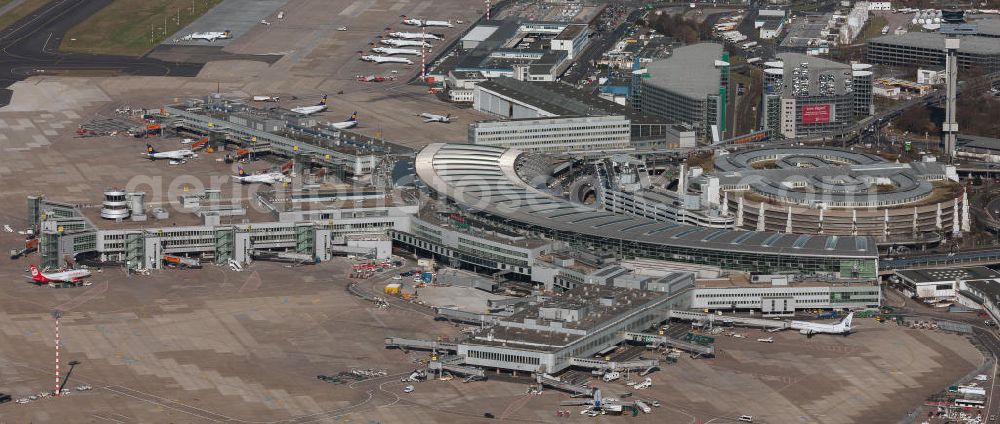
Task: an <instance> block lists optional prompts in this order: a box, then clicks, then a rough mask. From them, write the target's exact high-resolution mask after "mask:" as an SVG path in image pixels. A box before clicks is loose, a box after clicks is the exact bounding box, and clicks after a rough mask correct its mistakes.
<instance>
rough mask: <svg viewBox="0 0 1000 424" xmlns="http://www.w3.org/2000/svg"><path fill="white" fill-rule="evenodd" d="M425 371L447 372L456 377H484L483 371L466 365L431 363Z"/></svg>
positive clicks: (484, 372)
mask: <svg viewBox="0 0 1000 424" xmlns="http://www.w3.org/2000/svg"><path fill="white" fill-rule="evenodd" d="M427 369H428V370H430V371H435V372H440V371H448V372H450V373H452V374H458V375H466V376H468V375H474V376H476V377H486V371H483V370H482V368H477V367H471V366H468V365H461V364H455V363H444V362H440V361H431V362H429V363H428V364H427Z"/></svg>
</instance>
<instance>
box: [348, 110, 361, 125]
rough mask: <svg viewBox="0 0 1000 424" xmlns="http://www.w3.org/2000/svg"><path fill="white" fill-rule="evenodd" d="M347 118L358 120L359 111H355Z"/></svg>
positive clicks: (353, 120) (352, 120)
mask: <svg viewBox="0 0 1000 424" xmlns="http://www.w3.org/2000/svg"><path fill="white" fill-rule="evenodd" d="M347 120H348V121H351V122H358V112H357V111H354V113H352V114H351V117H350V118H347Z"/></svg>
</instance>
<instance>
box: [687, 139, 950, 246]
mask: <svg viewBox="0 0 1000 424" xmlns="http://www.w3.org/2000/svg"><path fill="white" fill-rule="evenodd" d="M714 167H715V172H713V173H712V174H711V175H703V176H700V177H698V178H697V179H695V180H694V181H692V182H693V183H694V184H695V185H698V186H708V185H710V184H712V182H711V180H712V179H717V180H718V182H717V186H718V187H719V192H720V195H721V197H722V200H721V203H722V204H723V208H724V209H727V210H728V211H729V213H731V214H732V215H733V216H735V218H736V226H737V227H740V228H745V229H755V230H758V231H763V230H767V231H783V232H786V233H796V234H817V235H819V234H822V235H868V236H872V237H874V238H875V240H876V242H877V243H878V244H880V245H907V244H911V245H912V244H916V245H923V244H931V243H936V242H938V241H940V240H941V238H942V237H943V235H944V234H946V233H953V232H960V231H968V230H969V228H968V226H969V216H968V210H967V208H966V205H967V202H966V200H965V196H966V194H965V192H964V190H963V189H962V187H961V185H959V184H958V183H957V182H956V181H957V178H958V177H957V174H956V173H955V168H954V167H953V166H949V165H944V164H941V163H937V162H916V163H893V162H889V161H886V160H885V159H882V158H881V157H879V156H876V155H872V154H867V153H860V152H854V151H848V150H840V149H833V148H798V147H797V148H764V149H757V150H751V151H746V152H741V153H733V154H727V155H721V156H718V157H716V158H715V162H714Z"/></svg>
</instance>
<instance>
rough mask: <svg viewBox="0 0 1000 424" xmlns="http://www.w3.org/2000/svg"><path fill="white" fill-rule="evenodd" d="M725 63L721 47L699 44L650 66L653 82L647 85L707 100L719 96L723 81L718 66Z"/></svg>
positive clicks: (675, 52) (649, 81)
mask: <svg viewBox="0 0 1000 424" xmlns="http://www.w3.org/2000/svg"><path fill="white" fill-rule="evenodd" d="M721 60H722V45H721V44H716V43H698V44H692V45H690V46H684V47H679V48H676V49H674V53H673V54H672V55H671V56H670V57H668V58H666V59H661V60H657V61H654V62H652V63H650V64H649V65H647V66H646V70H647V71H648V72H649V78H645V79H643V84H648V85H652V86H654V87H657V88H660V89H663V90H668V91H671V92H674V93H677V94H680V95H682V96H684V97H689V98H692V99H697V100H704V99H705V98H706V97H707V96H709V95H713V94H714V95H718V94H719V86H720V85H721V79H720V70H719V66H717V65H718V63H717V62H718V61H721ZM727 65H728V64H727Z"/></svg>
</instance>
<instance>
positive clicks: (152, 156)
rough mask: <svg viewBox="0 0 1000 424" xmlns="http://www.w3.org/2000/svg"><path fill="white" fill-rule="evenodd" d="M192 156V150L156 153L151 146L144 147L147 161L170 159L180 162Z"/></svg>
mask: <svg viewBox="0 0 1000 424" xmlns="http://www.w3.org/2000/svg"><path fill="white" fill-rule="evenodd" d="M191 156H194V150H191V149H180V150H171V151H169V152H157V151H156V149H154V148H153V146H152V145H149V144H147V145H146V158H147V159H149V160H157V159H171V160H181V159H187V158H189V157H191Z"/></svg>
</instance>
